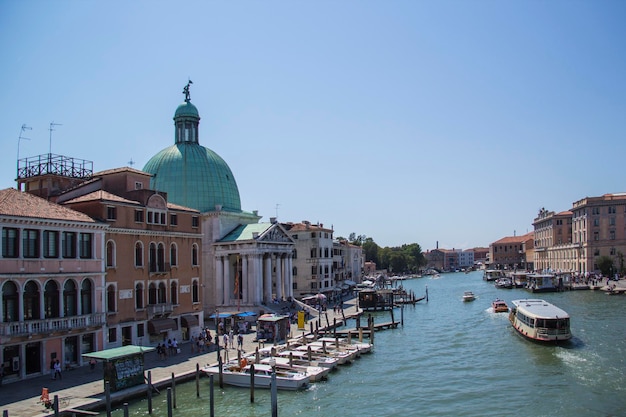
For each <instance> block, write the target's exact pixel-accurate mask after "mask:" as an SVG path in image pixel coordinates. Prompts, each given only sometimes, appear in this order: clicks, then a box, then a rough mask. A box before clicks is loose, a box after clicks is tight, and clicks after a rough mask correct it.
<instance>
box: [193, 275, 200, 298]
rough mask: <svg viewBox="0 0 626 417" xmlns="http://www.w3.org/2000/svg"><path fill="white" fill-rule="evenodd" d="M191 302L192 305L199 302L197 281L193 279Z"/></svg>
mask: <svg viewBox="0 0 626 417" xmlns="http://www.w3.org/2000/svg"><path fill="white" fill-rule="evenodd" d="M191 301H192V302H194V303H199V302H200V289H199V288H198V280H197V279H194V280H193V282H192V283H191Z"/></svg>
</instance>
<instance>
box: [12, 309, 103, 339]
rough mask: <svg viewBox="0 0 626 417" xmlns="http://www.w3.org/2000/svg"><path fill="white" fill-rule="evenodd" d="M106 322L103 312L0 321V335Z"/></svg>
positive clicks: (78, 326)
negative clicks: (41, 318) (42, 318)
mask: <svg viewBox="0 0 626 417" xmlns="http://www.w3.org/2000/svg"><path fill="white" fill-rule="evenodd" d="M105 323H106V315H105V314H104V313H96V314H88V315H84V316H72V317H56V318H51V319H44V320H27V321H13V322H9V323H0V336H8V337H11V336H27V335H40V334H50V333H58V332H61V331H70V330H76V329H78V330H80V329H86V328H89V327H102V326H103V325H104V324H105Z"/></svg>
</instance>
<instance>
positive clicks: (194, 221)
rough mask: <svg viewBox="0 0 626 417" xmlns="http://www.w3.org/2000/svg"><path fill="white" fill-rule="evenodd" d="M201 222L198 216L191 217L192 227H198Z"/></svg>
mask: <svg viewBox="0 0 626 417" xmlns="http://www.w3.org/2000/svg"><path fill="white" fill-rule="evenodd" d="M198 225H199V222H198V216H193V217H192V218H191V227H198Z"/></svg>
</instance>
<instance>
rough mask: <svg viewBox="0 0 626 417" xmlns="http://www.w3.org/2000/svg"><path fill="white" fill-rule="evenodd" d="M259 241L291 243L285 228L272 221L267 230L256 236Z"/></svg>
mask: <svg viewBox="0 0 626 417" xmlns="http://www.w3.org/2000/svg"><path fill="white" fill-rule="evenodd" d="M257 241H259V242H281V243H293V240H292V239H291V236H289V235H288V234H287V232H286V231H285V229H283V228H282V226H281V225H280V224H278V223H273V224H272V225H271V226H270V227H269V228H267V230H265V231H264V232H263V233H260V234H259V237H258V238H257Z"/></svg>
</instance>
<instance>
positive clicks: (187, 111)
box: [174, 101, 200, 119]
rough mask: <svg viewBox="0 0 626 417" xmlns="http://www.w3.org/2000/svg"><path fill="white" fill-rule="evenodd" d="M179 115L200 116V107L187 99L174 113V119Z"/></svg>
mask: <svg viewBox="0 0 626 417" xmlns="http://www.w3.org/2000/svg"><path fill="white" fill-rule="evenodd" d="M179 116H187V117H189V116H191V117H198V118H199V117H200V114H199V113H198V109H197V108H196V106H194V105H193V104H191V102H189V101H185V102H184V103H183V104H181V105H180V106H178V108H177V109H176V113H175V114H174V119H175V118H176V117H179Z"/></svg>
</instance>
